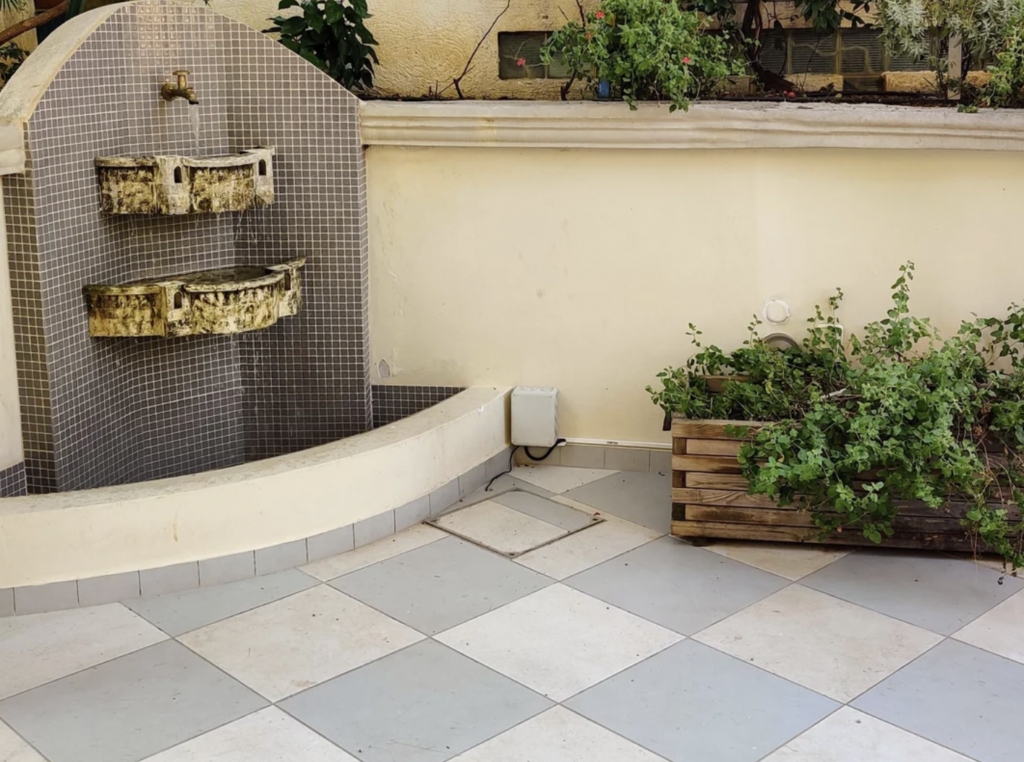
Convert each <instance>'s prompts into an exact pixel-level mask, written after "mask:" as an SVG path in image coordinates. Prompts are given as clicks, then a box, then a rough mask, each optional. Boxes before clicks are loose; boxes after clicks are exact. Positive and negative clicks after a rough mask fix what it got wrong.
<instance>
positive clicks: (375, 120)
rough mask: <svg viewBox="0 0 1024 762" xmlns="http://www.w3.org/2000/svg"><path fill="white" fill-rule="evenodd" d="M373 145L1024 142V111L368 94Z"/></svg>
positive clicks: (979, 146)
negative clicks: (673, 105) (684, 107)
mask: <svg viewBox="0 0 1024 762" xmlns="http://www.w3.org/2000/svg"><path fill="white" fill-rule="evenodd" d="M361 128H362V136H363V143H364V144H365V145H367V146H437V147H448V148H454V147H471V148H487V147H490V148H592V149H663V150H664V149H676V150H680V149H695V148H697V149H708V148H731V149H741V148H874V149H878V148H884V149H928V150H973V151H1022V150H1024V112H1021V111H1010V110H1007V111H992V110H985V111H982V112H979V113H976V114H961V113H958V112H957V111H956V110H955V109H953V108H922V107H909V106H886V105H876V104H848V105H847V104H825V103H820V104H803V103H800V104H796V103H749V102H748V103H723V102H714V103H710V102H709V103H697V104H694V105H693V106H691V108H690V110H689V111H688V112H682V111H677V112H675V113H669V110H668V106H667V105H659V104H653V103H644V104H641V105H640V107H639V109H637V110H636V111H630V110H629V107H628V106H627V105H626V104H625V103H618V102H615V103H613V102H594V101H582V102H568V103H563V102H551V101H440V102H415V103H410V102H389V101H365V102H363V103H362V106H361Z"/></svg>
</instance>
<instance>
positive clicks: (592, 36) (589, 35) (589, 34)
mask: <svg viewBox="0 0 1024 762" xmlns="http://www.w3.org/2000/svg"><path fill="white" fill-rule="evenodd" d="M587 39H588V40H592V39H594V35H592V34H591V33H590V32H587Z"/></svg>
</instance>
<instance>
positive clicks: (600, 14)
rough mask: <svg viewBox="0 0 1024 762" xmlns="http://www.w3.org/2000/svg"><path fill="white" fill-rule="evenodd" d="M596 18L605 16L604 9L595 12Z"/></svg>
mask: <svg viewBox="0 0 1024 762" xmlns="http://www.w3.org/2000/svg"><path fill="white" fill-rule="evenodd" d="M594 18H596V19H603V18H604V11H598V12H597V13H595V14H594Z"/></svg>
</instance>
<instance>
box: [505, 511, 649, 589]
mask: <svg viewBox="0 0 1024 762" xmlns="http://www.w3.org/2000/svg"><path fill="white" fill-rule="evenodd" d="M603 518H604V519H605V521H604V523H601V524H597V525H596V526H592V527H588V528H587V529H584V530H583V531H581V532H577V533H576V534H574V535H570V536H569V537H566V538H564V539H561V540H559V541H558V542H554V543H552V544H550V545H545V546H544V547H543V548H537V550H532V551H530V552H529V553H524V554H523V555H521V556H519V557H518V558H516V559H515V561H516V562H517V563H520V564H522V565H523V566H525V567H527V568H529V569H533V570H534V571H538V572H540V573H541V574H546V575H548V576H549V577H554V578H555V579H565V578H566V577H571V576H572V575H573V574H578V573H579V572H581V571H584V570H586V569H589V568H590V567H591V566H596V565H597V564H599V563H603V562H604V561H607V560H608V559H609V558H615V556H618V555H620V554H622V553H625V552H626V551H628V550H632V549H633V548H636V547H639V546H640V545H643V544H644V543H645V542H650V541H651V540H656V539H658V537H659V536H660V535H659V533H658V532H657V531H655V530H653V529H648V528H647V527H642V526H640V525H638V524H632V523H630V522H628V521H623V520H622V519H617V518H615V517H614V516H604V517H603Z"/></svg>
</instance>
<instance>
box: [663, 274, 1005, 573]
mask: <svg viewBox="0 0 1024 762" xmlns="http://www.w3.org/2000/svg"><path fill="white" fill-rule="evenodd" d="M913 275H914V265H913V263H907V264H906V265H904V266H903V267H901V268H900V276H899V278H898V279H897V280H896V282H895V284H893V287H892V307H891V308H890V309H889V311H888V313H887V315H886V317H885V318H883V319H881V320H878V321H876V322H873V323H871V324H869V325H868V326H866V327H865V328H864V330H863V332H862V335H860V336H857V335H851V336H848V337H846V336H844V331H843V329H842V326H841V325H840V324H839V322H838V320H837V317H836V313H837V311H838V309H839V307H840V304H841V302H842V297H843V294H842V292H841V291H837V292H836V295H835V296H834V297H832V298H831V299H830V300H829V303H828V306H827V308H826V309H824V310H823V309H822V308H816V310H815V315H814V316H813V317H811V318H810V320H809V327H808V331H807V336H806V338H804V340H803V341H802V342H801V344H800V345H798V346H795V347H792V348H786V349H776V348H774V347H773V346H771V345H770V344H769V343H767V342H766V341H765V340H764V339H763V338H762V337H761V336H760V334H759V332H758V328H759V322H758V321H757V320H756V319H755V320H754V322H753V323H751V325H750V336H749V338H748V339H747V340H746V341H745V342H744V343H743V346H742V347H740V348H739V349H736V350H734V351H733V352H730V353H726V352H723V351H722V350H721V349H719V348H718V347H716V346H714V345H707V346H705V345H704V344H703V343H702V341H701V338H700V337H701V333H700V331H698V330H697V329H696V328H695V327H694V326H692V325H691V326H690V336H691V338H692V340H693V343H694V345H695V347H696V349H697V352H696V353H695V354H694V355H693V357H691V358H690V359H689V360H688V361H687V363H686V365H685V366H684V367H682V368H668V369H666V370H665V371H663V372H662V373H660V374H659V375H658V378H659V379H660V382H661V388H660V389H657V390H655V389H653V388H652V387H648V388H647V391H648V392H649V393H650V394H651V397H652V399H653V401H654V402H655V403H656V404H657V405H659V406H660V407H661V408H662V409H663V410H665V411H666V413H668V414H678V415H682V416H685V417H688V418H709V419H727V420H737V421H765V422H768V425H766V426H764V427H762V428H759V429H750V430H748V431H747V433H746V436H747V441H746V442H745V443H744V445H743V447H742V449H741V452H740V456H739V459H740V463H741V464H742V466H743V473H744V476H746V478H747V479H748V480H749V482H750V491H751V493H752V494H762V495H766V496H769V497H771V498H772V499H774V500H776V501H778V503H779V504H780V505H793V504H795V505H797V506H799V507H801V508H803V509H806V510H808V511H809V512H810V513H811V515H812V517H813V519H814V522H815V524H816V525H817V526H818V527H819V528H820V529H821V530H822V531H823V533H826V534H828V533H833V532H842V531H844V530H847V531H851V530H852V531H861V532H862V533H863V534H864V536H865V537H867V538H868V539H870V540H872V541H873V542H876V543H877V542H881V541H882V539H883V538H885V537H889V536H892V535H893V534H894V532H895V529H894V520H895V519H896V517H897V515H898V514H899V512H900V510H901V508H904V507H906V506H907V502H908V501H914V502H915V503H916V504H917V505H921V504H923V505H925V506H928V507H929V508H931V509H933V510H935V511H936V512H942V511H945V510H948V506H949V505H950V504H951V503H956V504H958V505H959V506H961V509H962V512H963V519H962V523H963V526H964V529H965V531H966V532H967V533H968V534H969V536H970V537H971V538H972V539H973V541H974V543H975V547H976V548H977V549H978V550H981V549H987V550H989V551H992V552H994V553H998V554H999V555H1001V556H1002V557H1003V558H1004V559H1005V560H1006V561H1007V563H1008V564H1011V565H1012V566H1013V567H1014V568H1017V567H1019V566H1022V565H1024V530H1022V524H1021V523H1020V521H1019V515H1020V514H1019V512H1018V509H1017V507H1016V506H1020V505H1022V504H1024V491H1022V488H1024V343H1022V342H1024V308H1021V307H1020V306H1018V305H1016V304H1014V305H1011V306H1010V307H1009V309H1008V311H1007V315H1006V316H1005V317H1002V318H975V319H973V320H968V321H964V322H963V323H962V324H961V326H960V328H959V330H958V331H957V332H956V333H955V334H954V335H952V336H950V337H948V338H943V337H942V336H941V335H940V334H939V332H938V331H937V330H936V329H935V328H934V327H933V326H932V325H931V322H930V321H929V320H928V319H927V318H918V317H916V316H914V315H913V314H912V313H911V311H910V284H911V281H912V279H913ZM722 375H724V376H733V377H734V379H733V380H727V381H726V382H725V383H724V384H723V385H722V390H721V392H720V393H712V390H711V388H710V386H709V383H708V380H707V378H708V377H709V376H722ZM742 432H743V428H742V427H739V428H737V431H736V433H737V434H740V433H742Z"/></svg>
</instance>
